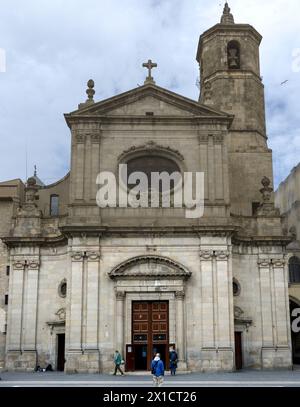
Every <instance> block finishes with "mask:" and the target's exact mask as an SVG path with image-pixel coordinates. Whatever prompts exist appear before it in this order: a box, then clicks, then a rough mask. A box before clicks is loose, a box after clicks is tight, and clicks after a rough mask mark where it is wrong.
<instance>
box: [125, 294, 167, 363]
mask: <svg viewBox="0 0 300 407" xmlns="http://www.w3.org/2000/svg"><path fill="white" fill-rule="evenodd" d="M168 312H169V303H168V302H167V301H163V302H162V301H155V302H145V301H142V302H133V303H132V343H133V347H134V353H135V362H134V366H135V369H136V370H141V369H145V366H146V368H147V369H150V366H151V361H152V359H153V356H154V353H155V350H156V352H159V353H161V358H162V360H164V361H167V359H168V355H167V353H168V341H169V320H168V319H169V316H168ZM157 349H159V350H157ZM145 356H146V359H147V363H146V365H145Z"/></svg>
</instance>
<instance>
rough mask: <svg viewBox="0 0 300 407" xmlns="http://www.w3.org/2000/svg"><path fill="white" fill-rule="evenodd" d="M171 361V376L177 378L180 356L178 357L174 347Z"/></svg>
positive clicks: (170, 356) (170, 357) (170, 355)
mask: <svg viewBox="0 0 300 407" xmlns="http://www.w3.org/2000/svg"><path fill="white" fill-rule="evenodd" d="M169 360H170V371H171V376H175V374H176V369H177V360H178V356H177V352H176V351H175V348H174V346H172V347H171V349H170V354H169Z"/></svg>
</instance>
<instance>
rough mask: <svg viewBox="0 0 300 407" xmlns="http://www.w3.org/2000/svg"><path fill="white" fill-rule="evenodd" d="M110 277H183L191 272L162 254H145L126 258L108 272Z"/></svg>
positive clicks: (188, 275)
mask: <svg viewBox="0 0 300 407" xmlns="http://www.w3.org/2000/svg"><path fill="white" fill-rule="evenodd" d="M109 276H110V278H112V279H119V278H143V279H144V278H155V279H156V278H164V277H166V278H181V279H182V278H183V279H186V278H188V277H190V276H191V272H190V271H189V270H187V269H186V268H185V267H184V266H183V265H181V264H179V263H177V262H175V261H173V260H171V259H169V258H166V257H162V256H155V255H146V256H138V257H134V258H131V259H129V260H126V261H125V262H123V263H121V264H119V265H118V266H117V267H115V268H114V269H113V270H111V271H110V272H109Z"/></svg>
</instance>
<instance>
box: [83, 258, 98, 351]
mask: <svg viewBox="0 0 300 407" xmlns="http://www.w3.org/2000/svg"><path fill="white" fill-rule="evenodd" d="M99 259H100V255H99V253H96V252H89V253H88V256H87V279H86V282H87V284H86V293H85V295H86V308H87V309H86V343H85V349H87V350H96V349H98V313H99V309H98V304H99V301H98V300H99V295H98V293H99Z"/></svg>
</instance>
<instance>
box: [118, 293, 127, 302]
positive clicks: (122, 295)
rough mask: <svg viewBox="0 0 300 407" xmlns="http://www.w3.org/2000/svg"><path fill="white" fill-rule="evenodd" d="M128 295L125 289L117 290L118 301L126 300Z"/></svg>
mask: <svg viewBox="0 0 300 407" xmlns="http://www.w3.org/2000/svg"><path fill="white" fill-rule="evenodd" d="M125 296H126V293H125V291H116V299H117V301H124V299H125Z"/></svg>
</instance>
